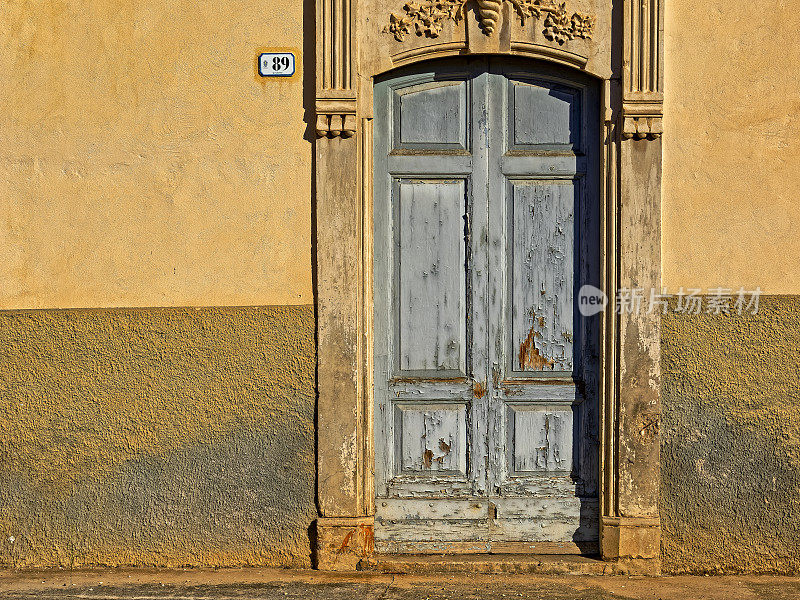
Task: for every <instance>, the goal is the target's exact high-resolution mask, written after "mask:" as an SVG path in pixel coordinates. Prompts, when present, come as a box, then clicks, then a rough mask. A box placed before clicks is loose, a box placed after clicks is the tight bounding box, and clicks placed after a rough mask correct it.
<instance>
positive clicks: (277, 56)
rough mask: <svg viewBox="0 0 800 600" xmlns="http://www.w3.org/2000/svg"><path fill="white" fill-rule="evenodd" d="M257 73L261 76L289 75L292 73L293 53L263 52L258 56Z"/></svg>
mask: <svg viewBox="0 0 800 600" xmlns="http://www.w3.org/2000/svg"><path fill="white" fill-rule="evenodd" d="M258 73H259V75H261V76H262V77H291V76H292V75H294V54H292V53H291V52H264V53H263V54H261V55H259V57H258Z"/></svg>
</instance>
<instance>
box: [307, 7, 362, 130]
mask: <svg viewBox="0 0 800 600" xmlns="http://www.w3.org/2000/svg"><path fill="white" fill-rule="evenodd" d="M353 5H354V0H317V15H316V16H317V101H316V113H317V119H316V125H315V129H316V131H317V136H318V137H330V138H335V137H343V138H350V137H353V136H354V135H355V133H356V93H355V89H354V86H353V82H354V76H353V72H354V70H355V68H354V67H355V65H354V63H353V57H354V55H355V52H354V45H355V38H354V35H353V32H354V30H355V19H354V10H353Z"/></svg>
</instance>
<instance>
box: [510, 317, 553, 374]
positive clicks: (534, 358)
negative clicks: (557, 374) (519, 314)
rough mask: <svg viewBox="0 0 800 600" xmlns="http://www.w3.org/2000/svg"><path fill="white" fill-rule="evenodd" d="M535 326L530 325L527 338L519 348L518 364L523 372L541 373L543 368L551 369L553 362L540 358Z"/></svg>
mask: <svg viewBox="0 0 800 600" xmlns="http://www.w3.org/2000/svg"><path fill="white" fill-rule="evenodd" d="M537 335H538V333H537V332H536V326H535V325H532V326H531V329H530V331H529V332H528V336H527V337H526V338H525V341H524V342H522V345H521V346H520V347H519V355H518V357H519V364H520V367H521V368H522V369H523V370H528V369H530V370H534V371H541V370H542V369H544V368H550V369H552V368H553V366H554V365H555V362H554V361H552V360H550V359H549V358H545V357H544V356H542V354H541V352H539V349H538V348H537V347H536V336H537Z"/></svg>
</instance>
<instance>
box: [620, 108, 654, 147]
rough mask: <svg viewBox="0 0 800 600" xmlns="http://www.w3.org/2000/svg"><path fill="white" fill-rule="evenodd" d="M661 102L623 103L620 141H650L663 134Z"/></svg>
mask: <svg viewBox="0 0 800 600" xmlns="http://www.w3.org/2000/svg"><path fill="white" fill-rule="evenodd" d="M663 112H664V109H663V104H662V103H661V102H646V101H645V102H624V103H623V105H622V115H623V125H622V139H624V140H629V139H635V140H643V139H648V140H652V139H655V138H656V137H658V136H660V135H661V134H662V133H663V131H664V130H663V125H662V121H663V118H662V115H663Z"/></svg>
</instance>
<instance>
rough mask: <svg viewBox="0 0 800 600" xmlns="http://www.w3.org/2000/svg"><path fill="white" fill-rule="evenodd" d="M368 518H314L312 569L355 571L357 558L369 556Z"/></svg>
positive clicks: (370, 530) (371, 545)
mask: <svg viewBox="0 0 800 600" xmlns="http://www.w3.org/2000/svg"><path fill="white" fill-rule="evenodd" d="M374 522H375V521H374V519H373V518H372V517H342V518H336V517H334V518H325V517H320V518H318V519H317V547H316V561H315V562H316V568H317V569H319V570H321V571H355V570H356V566H357V565H358V563H359V561H360V560H361V559H363V558H367V557H369V556H372V552H373V550H374V536H373V525H374Z"/></svg>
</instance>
